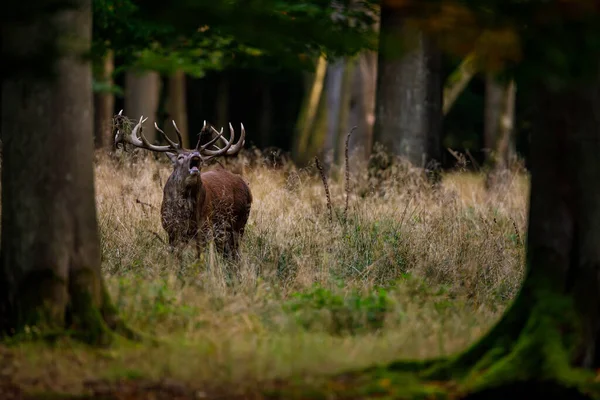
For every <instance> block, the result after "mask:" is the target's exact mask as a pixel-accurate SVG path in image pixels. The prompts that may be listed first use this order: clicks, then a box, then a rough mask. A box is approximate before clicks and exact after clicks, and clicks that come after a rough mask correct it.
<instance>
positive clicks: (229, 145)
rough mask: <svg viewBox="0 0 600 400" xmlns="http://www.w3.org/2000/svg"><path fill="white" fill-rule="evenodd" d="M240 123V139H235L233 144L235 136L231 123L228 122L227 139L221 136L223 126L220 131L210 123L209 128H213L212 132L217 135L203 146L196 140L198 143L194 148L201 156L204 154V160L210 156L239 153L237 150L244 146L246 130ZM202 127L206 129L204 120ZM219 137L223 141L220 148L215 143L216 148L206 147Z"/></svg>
mask: <svg viewBox="0 0 600 400" xmlns="http://www.w3.org/2000/svg"><path fill="white" fill-rule="evenodd" d="M240 125H241V127H242V133H241V136H240V139H239V140H238V141H237V143H236V144H235V145H233V139H234V138H235V132H234V130H233V126H232V125H231V123H229V132H230V133H231V136H230V138H229V140H227V139H225V138H224V137H223V128H221V131H220V132H219V131H217V130H216V129H215V128H214V127H213V126H212V125H211V126H210V128H211V129H212V130H213V132H215V133H216V134H217V136H216V137H215V138H214V139H212V140H211V141H209V142H208V143H206V144H205V145H203V146H200V141H198V144H197V145H196V149H197V150H198V151H199V152H200V154H201V155H202V156H204V159H205V160H208V159H211V158H213V157H217V156H222V155H228V156H231V155H234V154H237V153H239V151H240V150H241V149H242V147H243V146H244V143H245V138H246V130H245V129H244V124H240ZM202 129H206V121H204V127H203V128H202ZM219 139H220V140H221V141H223V142H224V143H225V146H224V147H222V148H218V147H217V146H216V145H215V147H217V150H209V149H208V147H209V146H210V145H213V144H214V143H215V142H216V141H217V140H219Z"/></svg>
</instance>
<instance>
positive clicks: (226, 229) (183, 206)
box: [161, 169, 252, 256]
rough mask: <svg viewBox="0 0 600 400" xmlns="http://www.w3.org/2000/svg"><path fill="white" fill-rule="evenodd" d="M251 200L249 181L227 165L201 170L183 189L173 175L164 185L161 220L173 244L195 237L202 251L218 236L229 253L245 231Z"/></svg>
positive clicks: (175, 245) (187, 241)
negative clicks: (216, 168) (211, 169)
mask: <svg viewBox="0 0 600 400" xmlns="http://www.w3.org/2000/svg"><path fill="white" fill-rule="evenodd" d="M251 204H252V194H251V192H250V188H249V187H248V185H247V184H246V182H244V180H243V179H242V178H241V177H240V176H239V175H235V174H232V173H231V172H229V171H227V170H225V169H221V170H213V171H207V172H203V173H201V174H199V175H198V178H197V180H196V182H194V184H192V185H190V186H187V187H185V188H184V190H183V191H182V190H181V187H180V186H179V185H178V184H177V182H176V180H175V179H173V175H171V177H170V178H169V180H168V181H167V183H166V185H165V188H164V193H163V202H162V205H161V215H162V221H161V222H162V226H163V228H164V229H165V231H166V232H167V234H168V236H169V245H170V246H172V247H178V246H182V245H185V244H186V243H189V242H191V241H195V242H196V247H197V249H198V251H200V250H201V249H202V247H203V246H205V245H206V243H207V242H209V241H210V240H214V242H215V244H216V247H217V249H218V250H219V251H221V252H222V253H223V254H225V255H228V256H229V255H231V254H232V253H233V252H236V251H237V249H238V246H239V241H240V239H241V238H242V237H243V235H244V229H245V226H246V223H247V221H248V217H249V215H250V208H251Z"/></svg>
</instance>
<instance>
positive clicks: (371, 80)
mask: <svg viewBox="0 0 600 400" xmlns="http://www.w3.org/2000/svg"><path fill="white" fill-rule="evenodd" d="M376 82H377V54H376V53H374V52H372V51H364V52H363V53H361V54H360V55H359V56H358V60H357V61H356V68H355V69H354V72H353V81H352V84H351V94H350V110H349V117H348V126H349V127H350V128H352V127H353V126H356V127H357V129H356V130H355V131H354V133H353V134H352V136H351V137H350V143H349V153H350V154H352V153H355V152H356V151H360V155H361V158H363V159H367V158H368V157H369V154H370V149H371V147H372V140H373V123H374V122H375V86H376Z"/></svg>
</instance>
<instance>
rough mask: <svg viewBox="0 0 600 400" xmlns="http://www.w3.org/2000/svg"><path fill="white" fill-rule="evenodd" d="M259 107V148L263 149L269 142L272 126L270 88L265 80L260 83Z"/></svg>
mask: <svg viewBox="0 0 600 400" xmlns="http://www.w3.org/2000/svg"><path fill="white" fill-rule="evenodd" d="M259 90H260V94H261V103H260V104H261V106H260V117H259V120H258V130H259V139H260V146H261V147H262V148H263V149H264V148H266V147H267V146H269V144H270V141H271V126H272V124H273V97H272V95H271V86H270V85H269V81H268V80H267V79H264V78H263V79H261V81H260V89H259Z"/></svg>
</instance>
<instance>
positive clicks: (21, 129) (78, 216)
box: [0, 0, 120, 343]
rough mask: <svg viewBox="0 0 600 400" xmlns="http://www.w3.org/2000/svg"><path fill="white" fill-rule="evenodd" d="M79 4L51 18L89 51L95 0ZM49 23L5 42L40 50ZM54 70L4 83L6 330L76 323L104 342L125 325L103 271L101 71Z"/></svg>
mask: <svg viewBox="0 0 600 400" xmlns="http://www.w3.org/2000/svg"><path fill="white" fill-rule="evenodd" d="M79 5H80V8H79V9H77V10H76V11H60V12H57V13H56V15H55V16H54V17H52V18H51V21H50V23H53V24H58V25H59V26H61V28H62V29H64V30H65V33H66V34H69V35H72V36H73V37H77V38H78V39H79V41H78V42H77V45H78V47H77V50H75V49H73V51H78V52H85V51H88V50H89V47H90V41H91V30H92V15H91V1H90V0H80V1H79ZM47 23H48V20H47V19H46V18H37V19H35V20H34V22H33V23H32V24H30V25H23V26H22V27H21V29H19V30H16V31H15V32H13V34H12V35H11V37H10V38H6V39H7V40H10V41H13V42H14V43H13V45H14V46H21V47H24V48H35V47H36V46H37V44H38V43H39V42H40V40H41V38H43V37H44V33H45V29H44V27H45V26H46V24H47ZM79 46H80V47H79ZM54 66H55V71H56V76H55V77H54V79H53V80H51V81H42V80H40V79H38V78H37V77H35V76H28V77H20V78H16V79H12V80H8V81H4V82H3V85H2V96H3V97H4V98H10V99H11V101H10V102H3V104H2V141H3V146H4V150H5V151H4V158H3V160H2V161H3V166H2V172H1V174H2V217H1V218H2V228H1V229H2V243H1V251H0V253H1V255H0V260H1V266H0V286H2V287H0V317H1V318H0V331H1V332H2V333H5V334H8V335H14V334H19V333H23V332H25V331H30V332H32V333H34V334H37V333H40V334H42V335H44V334H54V333H55V332H57V331H61V330H63V329H65V328H68V329H70V330H73V331H75V332H77V333H78V334H79V338H81V339H83V340H86V341H88V342H93V343H98V342H104V340H105V339H107V338H110V335H109V334H108V332H109V328H115V329H116V328H119V325H120V322H118V320H117V319H116V312H115V309H114V308H113V306H112V305H111V303H110V300H109V298H108V296H107V292H106V289H105V286H104V283H103V280H102V275H101V273H100V243H99V236H98V228H97V220H96V209H95V203H94V177H93V168H92V151H93V110H92V73H91V68H90V64H89V62H88V61H86V59H85V58H83V57H80V56H75V55H74V54H72V55H67V56H62V57H61V58H59V59H58V60H56V62H55V65H54ZM24 133H26V134H24ZM28 327H29V328H31V327H36V328H37V329H33V330H30V329H29V328H28Z"/></svg>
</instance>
